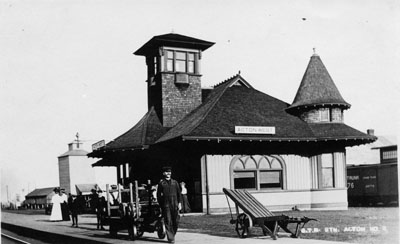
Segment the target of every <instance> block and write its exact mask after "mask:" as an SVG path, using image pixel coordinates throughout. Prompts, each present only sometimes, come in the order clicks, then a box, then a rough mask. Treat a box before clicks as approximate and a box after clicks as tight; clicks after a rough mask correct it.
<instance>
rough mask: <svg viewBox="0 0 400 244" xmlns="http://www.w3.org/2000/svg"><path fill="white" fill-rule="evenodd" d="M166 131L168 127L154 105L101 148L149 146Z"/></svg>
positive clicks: (114, 148)
mask: <svg viewBox="0 0 400 244" xmlns="http://www.w3.org/2000/svg"><path fill="white" fill-rule="evenodd" d="M165 132H166V128H164V127H163V126H162V124H161V122H160V120H159V118H158V116H157V114H156V111H155V110H154V107H151V108H150V110H149V111H148V112H147V113H146V114H145V115H144V116H143V118H142V119H141V120H140V121H139V122H138V123H137V124H136V125H135V126H133V127H132V128H131V129H130V130H128V131H127V132H125V133H124V134H122V135H121V136H119V137H117V138H116V139H115V140H113V141H111V142H109V143H107V144H106V145H105V147H103V148H101V149H99V150H105V151H107V150H121V149H138V148H140V149H142V148H147V147H148V146H149V145H151V144H154V142H155V141H156V140H157V139H158V138H160V137H161V136H162V135H163V134H164V133H165Z"/></svg>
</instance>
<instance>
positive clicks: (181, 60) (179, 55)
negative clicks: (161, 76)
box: [175, 52, 186, 72]
mask: <svg viewBox="0 0 400 244" xmlns="http://www.w3.org/2000/svg"><path fill="white" fill-rule="evenodd" d="M175 55H176V58H175V71H176V72H186V53H185V52H175Z"/></svg>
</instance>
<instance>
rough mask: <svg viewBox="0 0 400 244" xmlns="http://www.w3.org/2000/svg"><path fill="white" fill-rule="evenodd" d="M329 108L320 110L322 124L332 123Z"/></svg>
mask: <svg viewBox="0 0 400 244" xmlns="http://www.w3.org/2000/svg"><path fill="white" fill-rule="evenodd" d="M329 115H330V114H329V108H321V109H320V110H319V118H320V121H321V122H329V121H330V116H329Z"/></svg>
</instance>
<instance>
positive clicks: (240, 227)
mask: <svg viewBox="0 0 400 244" xmlns="http://www.w3.org/2000/svg"><path fill="white" fill-rule="evenodd" d="M249 225H250V224H249V218H248V217H247V215H246V214H244V213H241V214H239V216H238V218H237V220H236V232H237V233H238V235H239V237H240V238H246V237H247V235H248V233H249Z"/></svg>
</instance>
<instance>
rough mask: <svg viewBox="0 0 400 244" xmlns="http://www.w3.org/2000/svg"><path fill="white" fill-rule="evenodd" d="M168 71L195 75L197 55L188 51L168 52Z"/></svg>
mask: <svg viewBox="0 0 400 244" xmlns="http://www.w3.org/2000/svg"><path fill="white" fill-rule="evenodd" d="M165 59H166V71H171V72H182V73H195V53H193V52H186V51H174V50H167V51H166V58H165Z"/></svg>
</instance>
